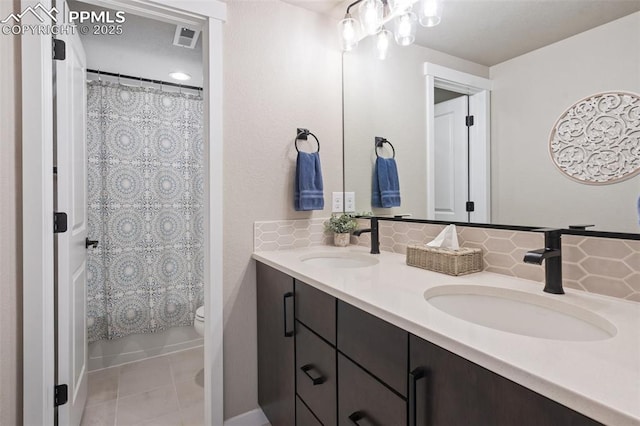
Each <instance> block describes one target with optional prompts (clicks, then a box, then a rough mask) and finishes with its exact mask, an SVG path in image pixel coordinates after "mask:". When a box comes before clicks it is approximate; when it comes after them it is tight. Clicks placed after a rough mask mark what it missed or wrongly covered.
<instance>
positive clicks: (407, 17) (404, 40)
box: [393, 11, 418, 46]
mask: <svg viewBox="0 0 640 426" xmlns="http://www.w3.org/2000/svg"><path fill="white" fill-rule="evenodd" d="M417 20H418V18H417V17H416V14H415V13H413V12H411V11H409V12H405V13H403V14H402V15H400V16H397V17H396V19H395V26H394V32H393V35H394V37H395V38H396V43H398V44H399V45H400V46H409V45H410V44H412V43H413V42H414V41H415V39H416V21H417Z"/></svg>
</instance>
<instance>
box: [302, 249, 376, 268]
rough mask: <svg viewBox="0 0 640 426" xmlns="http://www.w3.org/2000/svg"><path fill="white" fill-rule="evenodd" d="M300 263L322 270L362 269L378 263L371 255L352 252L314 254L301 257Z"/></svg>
mask: <svg viewBox="0 0 640 426" xmlns="http://www.w3.org/2000/svg"><path fill="white" fill-rule="evenodd" d="M300 261H301V262H302V263H304V264H306V265H312V266H318V267H323V268H364V267H367V266H373V265H375V264H377V263H378V259H376V258H375V257H373V256H371V255H368V254H362V253H352V252H342V253H340V252H326V253H314V254H309V255H306V256H302V257H301V258H300Z"/></svg>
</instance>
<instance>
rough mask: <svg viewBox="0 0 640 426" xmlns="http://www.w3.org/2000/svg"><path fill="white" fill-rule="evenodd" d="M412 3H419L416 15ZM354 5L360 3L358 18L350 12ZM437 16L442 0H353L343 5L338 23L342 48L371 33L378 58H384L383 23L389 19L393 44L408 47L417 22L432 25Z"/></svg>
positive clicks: (353, 47)
mask: <svg viewBox="0 0 640 426" xmlns="http://www.w3.org/2000/svg"><path fill="white" fill-rule="evenodd" d="M416 2H417V3H419V6H418V7H417V9H418V13H417V14H416V13H414V12H413V10H412V9H413V5H414V4H415V3H416ZM357 4H360V6H359V7H358V18H359V21H358V19H355V18H354V17H353V16H352V15H351V8H352V7H353V6H355V5H357ZM441 17H442V0H356V1H354V2H353V3H351V4H350V5H349V6H348V7H347V12H346V13H345V15H344V19H343V20H341V21H340V22H339V23H338V31H339V33H340V41H341V44H342V50H343V51H345V52H347V51H350V50H353V49H355V48H356V47H357V46H358V41H359V40H360V39H361V38H364V37H366V36H368V35H375V36H376V37H377V40H376V50H377V51H378V57H379V58H380V59H384V58H385V57H386V52H387V49H388V36H389V33H390V32H389V31H388V30H386V29H385V27H384V24H385V23H387V22H390V21H392V20H393V21H394V32H393V36H394V38H395V40H396V43H398V44H399V45H400V46H409V45H411V44H413V42H414V41H415V39H416V23H417V22H420V25H422V26H423V27H434V26H436V25H438V24H439V23H440V20H441ZM360 29H362V34H360V33H359V30H360ZM385 43H387V44H385ZM385 46H386V47H385ZM383 52H384V53H383Z"/></svg>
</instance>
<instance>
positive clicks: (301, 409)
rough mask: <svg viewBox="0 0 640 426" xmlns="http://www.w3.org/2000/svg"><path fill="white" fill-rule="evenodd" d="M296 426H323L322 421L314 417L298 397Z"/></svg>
mask: <svg viewBox="0 0 640 426" xmlns="http://www.w3.org/2000/svg"><path fill="white" fill-rule="evenodd" d="M296 425H298V426H322V423H320V420H318V419H317V418H316V416H314V415H313V413H312V412H311V410H309V407H307V406H306V405H305V404H304V402H302V400H301V399H300V397H296Z"/></svg>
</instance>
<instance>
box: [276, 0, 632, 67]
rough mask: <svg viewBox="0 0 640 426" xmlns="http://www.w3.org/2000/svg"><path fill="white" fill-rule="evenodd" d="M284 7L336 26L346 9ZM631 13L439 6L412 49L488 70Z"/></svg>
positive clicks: (561, 3) (603, 7) (621, 6)
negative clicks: (435, 20)
mask: <svg viewBox="0 0 640 426" xmlns="http://www.w3.org/2000/svg"><path fill="white" fill-rule="evenodd" d="M284 1H286V2H288V3H291V4H295V5H298V6H300V7H303V8H306V9H309V10H313V11H315V12H318V13H322V14H325V15H329V16H331V17H332V19H335V21H336V24H337V23H338V21H339V20H340V19H342V17H343V16H344V13H345V11H346V8H347V6H348V5H349V3H350V2H349V1H347V2H345V1H336V0H284ZM353 11H354V9H352V12H353ZM637 11H640V0H444V1H443V13H442V22H441V23H440V25H438V26H436V27H433V28H422V27H420V26H419V27H418V32H417V35H416V44H419V45H422V46H424V47H428V48H431V49H435V50H439V51H441V52H445V53H448V54H450V55H454V56H457V57H459V58H463V59H466V60H469V61H472V62H475V63H478V64H482V65H486V66H492V65H496V64H499V63H501V62H504V61H506V60H508V59H511V58H515V57H516V56H520V55H522V54H524V53H527V52H530V51H532V50H535V49H538V48H540V47H543V46H547V45H549V44H552V43H555V42H557V41H560V40H563V39H565V38H568V37H571V36H572V35H575V34H578V33H581V32H583V31H586V30H588V29H591V28H594V27H597V26H599V25H602V24H605V23H607V22H610V21H613V20H615V19H618V18H621V17H623V16H626V15H629V14H631V13H633V12H637ZM390 29H392V28H390Z"/></svg>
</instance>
